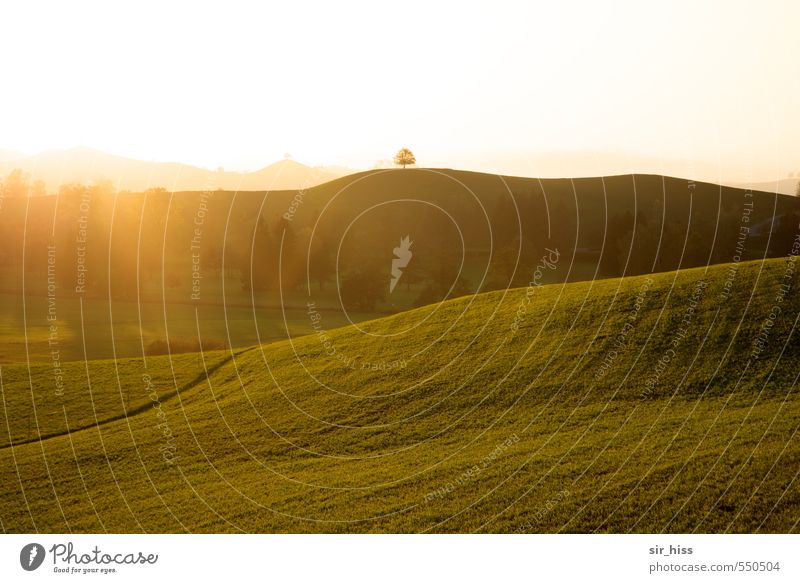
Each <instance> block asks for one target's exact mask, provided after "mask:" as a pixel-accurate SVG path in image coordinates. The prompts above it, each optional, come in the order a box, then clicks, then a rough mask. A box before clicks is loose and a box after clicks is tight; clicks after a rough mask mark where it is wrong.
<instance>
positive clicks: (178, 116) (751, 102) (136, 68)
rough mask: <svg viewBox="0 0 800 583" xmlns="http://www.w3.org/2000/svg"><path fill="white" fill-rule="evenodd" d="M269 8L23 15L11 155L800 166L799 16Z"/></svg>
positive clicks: (79, 7) (631, 9)
mask: <svg viewBox="0 0 800 583" xmlns="http://www.w3.org/2000/svg"><path fill="white" fill-rule="evenodd" d="M260 4H261V3H256V2H252V3H239V2H232V1H224V2H217V3H207V4H204V3H200V2H186V3H177V2H174V3H173V2H163V1H161V2H152V3H149V2H143V1H142V0H135V1H130V2H120V1H117V2H73V1H71V2H46V3H42V2H36V1H30V0H20V1H14V0H12V1H10V2H9V1H4V2H3V7H2V20H3V34H2V35H0V55H2V62H3V71H2V74H3V77H4V82H3V89H2V91H0V147H3V148H10V149H18V150H21V151H24V152H27V153H34V152H38V151H41V150H47V149H53V148H67V147H71V146H74V145H78V144H84V145H88V146H91V147H95V148H99V149H102V150H106V151H109V152H111V153H115V154H120V155H125V156H131V157H137V158H142V159H148V160H149V159H156V160H174V161H182V162H188V163H192V164H197V165H202V166H208V167H216V166H218V165H223V166H225V167H226V168H229V169H255V168H257V167H260V166H263V165H264V164H266V163H267V162H272V161H274V160H277V159H279V158H281V157H282V156H283V154H284V153H285V152H289V153H291V154H292V156H293V157H294V158H295V159H297V160H299V161H302V162H305V163H308V164H338V165H347V166H351V167H360V168H363V167H371V166H373V165H374V164H375V162H376V161H377V160H379V159H385V158H390V157H391V155H392V154H393V153H394V152H395V151H396V150H397V149H398V148H399V147H401V146H408V147H410V148H411V149H412V150H414V152H415V153H416V154H417V158H418V160H419V162H420V163H421V164H422V165H425V166H450V167H459V168H469V169H476V170H490V171H503V172H509V173H518V174H527V175H537V174H538V175H548V174H563V173H565V172H569V169H570V168H574V169H575V173H577V174H586V173H587V172H588V173H603V172H606V171H617V170H619V169H618V168H616V167H615V165H619V164H621V165H622V166H625V165H630V166H632V168H631V169H632V170H650V171H658V170H659V168H645V167H646V166H648V165H649V166H653V165H654V164H655V165H656V166H657V165H658V164H662V163H663V166H664V170H666V171H667V172H668V173H672V174H682V175H685V176H688V175H690V174H692V173H700V174H704V175H707V174H708V173H712V174H713V173H718V174H720V176H721V177H723V178H725V179H728V180H745V179H747V177H748V175H752V176H753V178H754V179H774V178H776V177H778V178H781V177H784V176H786V174H787V173H788V172H797V171H800V74H799V72H800V64H798V59H799V58H800V2H797V1H793V0H786V1H784V2H777V1H775V2H769V1H764V0H760V1H757V2H756V1H751V2H731V1H724V2H702V1H698V0H693V1H690V2H673V1H670V2H661V3H658V5H656V3H655V2H641V1H638V2H637V1H632V2H562V1H559V2H555V1H552V0H549V1H546V2H536V3H534V2H520V3H506V2H501V1H492V2H481V3H468V2H457V3H452V4H449V5H446V4H445V3H439V2H432V1H430V0H429V1H425V2H411V1H403V2H375V1H373V2H364V3H359V4H354V3H349V2H341V1H336V2H314V3H309V2H294V1H292V2H286V1H283V2H274V3H263V4H264V6H261V5H260ZM561 152H590V153H596V154H597V156H594V154H593V155H590V156H586V155H582V154H580V155H562V154H561ZM554 154H556V155H555V156H554ZM565 161H567V162H569V163H568V164H566V165H565V164H564V162H565ZM653 161H655V162H653ZM587 165H588V166H590V167H589V168H588V169H587ZM560 166H565V169H561V168H560ZM681 169H683V171H681ZM670 170H671V171H670Z"/></svg>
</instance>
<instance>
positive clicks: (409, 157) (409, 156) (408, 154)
mask: <svg viewBox="0 0 800 583" xmlns="http://www.w3.org/2000/svg"><path fill="white" fill-rule="evenodd" d="M394 163H395V164H397V165H398V166H402V167H403V168H405V167H406V166H407V165H409V164H416V163H417V159H416V158H415V157H414V152H412V151H411V150H409V149H408V148H400V150H399V151H398V152H397V154H395V155H394Z"/></svg>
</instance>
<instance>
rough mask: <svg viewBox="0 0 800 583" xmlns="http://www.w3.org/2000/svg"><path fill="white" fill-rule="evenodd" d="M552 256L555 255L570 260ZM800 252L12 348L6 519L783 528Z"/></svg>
mask: <svg viewBox="0 0 800 583" xmlns="http://www.w3.org/2000/svg"><path fill="white" fill-rule="evenodd" d="M563 260H564V259H563V258H562V261H563ZM798 279H800V278H798V274H797V268H796V265H795V262H794V259H791V260H787V259H776V260H770V261H765V262H749V263H741V264H728V265H719V266H713V267H709V268H698V269H689V270H681V271H676V272H668V273H661V274H656V275H642V276H638V277H627V278H623V279H606V280H600V281H586V282H578V283H568V284H556V285H544V286H539V285H532V286H529V287H527V288H519V289H512V290H501V291H496V292H492V293H485V294H479V295H469V296H465V297H461V298H458V299H454V300H450V301H447V302H444V303H441V304H433V305H429V306H425V307H422V308H419V309H416V310H412V311H408V312H404V313H401V314H397V315H394V316H389V317H384V318H379V319H375V320H370V321H367V322H362V323H360V324H358V326H348V327H344V328H338V329H332V328H333V326H329V325H328V320H327V319H326V318H327V316H326V314H325V312H324V311H321V310H318V306H316V305H312V306H310V307H308V312H309V318H310V319H311V321H312V322H314V323H315V324H316V330H315V332H314V333H312V334H311V335H308V336H305V337H302V338H299V339H294V340H287V341H283V342H277V343H273V344H269V345H258V346H254V347H250V348H243V349H235V350H230V351H215V352H214V351H212V352H207V353H198V354H180V355H176V356H174V357H172V358H169V357H148V358H146V359H142V358H138V359H119V360H116V361H114V360H103V361H89V362H86V363H85V364H84V363H82V362H70V363H63V364H62V366H61V370H60V371H56V372H57V373H60V375H61V377H62V378H61V382H63V387H60V386H58V385H57V383H56V379H54V370H53V366H52V364H50V363H48V364H41V365H33V366H31V367H26V366H23V365H5V366H2V368H0V372H1V374H2V410H3V413H4V419H3V420H2V421H0V427H3V428H4V429H5V430H4V431H2V432H0V435H1V436H2V438H1V439H0V445H2V448H1V449H0V479H1V480H2V483H3V485H4V488H3V491H2V494H0V525H1V526H2V528H3V530H5V531H7V532H29V531H42V532H49V531H57V532H61V531H72V532H96V531H101V532H102V531H112V532H140V531H146V532H184V531H191V532H227V531H230V532H238V531H258V532H285V531H288V532H319V531H322V532H386V531H390V532H396V531H401V532H419V531H426V532H430V531H433V532H473V531H479V532H595V531H599V532H628V531H634V532H661V531H666V532H691V531H698V532H723V531H731V532H756V531H758V532H790V531H792V530H794V531H796V530H797V528H798V519H799V518H800V483H798V480H797V475H798V468H800V446H799V445H798V439H797V436H796V433H797V430H798V427H799V425H798V419H800V398H798V394H797V388H796V381H797V375H798V371H799V370H800V368H798V359H797V354H798V346H799V344H798V340H797V333H796V331H795V328H796V326H797V322H798V317H800V298H798V295H797V290H796V286H797V284H798Z"/></svg>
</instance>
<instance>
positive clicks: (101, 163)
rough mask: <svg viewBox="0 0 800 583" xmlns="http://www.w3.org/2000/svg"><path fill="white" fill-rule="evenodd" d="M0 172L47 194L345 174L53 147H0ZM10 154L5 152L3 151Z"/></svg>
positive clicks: (284, 186)
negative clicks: (248, 168)
mask: <svg viewBox="0 0 800 583" xmlns="http://www.w3.org/2000/svg"><path fill="white" fill-rule="evenodd" d="M2 153H3V155H2V156H0V176H6V175H7V174H8V173H9V172H11V171H12V170H14V169H16V168H19V169H21V170H23V171H24V172H26V173H27V174H29V175H30V177H31V179H32V180H41V181H43V182H44V183H45V187H46V189H47V191H48V192H51V193H52V192H56V191H57V190H58V188H59V187H60V186H62V185H64V184H69V183H73V182H81V183H86V184H90V183H94V182H98V181H105V180H108V181H111V182H112V183H113V184H114V186H115V188H116V189H117V190H120V191H122V190H130V191H134V192H136V191H143V190H147V189H148V188H166V189H167V190H172V191H181V190H217V189H220V188H221V189H223V190H233V191H236V190H298V189H303V188H310V187H312V186H316V185H318V184H322V183H324V182H328V181H330V180H333V179H335V178H338V177H340V176H343V175H344V173H343V172H342V170H341V169H338V168H337V169H335V170H334V169H326V168H312V167H310V166H306V165H304V164H301V163H299V162H295V161H294V160H288V159H287V160H281V161H279V162H275V163H274V164H270V165H268V166H265V167H264V168H261V169H260V170H255V171H253V172H232V171H224V170H217V171H215V170H207V169H205V168H198V167H196V166H191V165H188V164H181V163H177V162H155V161H152V162H148V161H145V160H136V159H133V158H125V157H122V156H115V155H113V154H108V153H106V152H102V151H100V150H95V149H92V148H87V147H85V146H79V147H76V148H71V149H68V150H51V151H48V152H42V153H41V154H36V155H33V156H25V155H23V154H19V155H18V156H17V155H12V154H16V153H12V152H7V151H5V150H3V151H2ZM5 154H8V155H5Z"/></svg>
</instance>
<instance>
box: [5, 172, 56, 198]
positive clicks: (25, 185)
mask: <svg viewBox="0 0 800 583" xmlns="http://www.w3.org/2000/svg"><path fill="white" fill-rule="evenodd" d="M45 194H47V189H46V187H45V183H44V182H42V181H41V180H33V179H32V178H31V175H30V174H28V173H27V172H23V171H22V170H20V169H19V168H15V169H14V170H12V171H11V172H9V174H8V175H7V176H6V177H5V178H3V179H2V180H0V196H2V197H3V198H23V197H26V196H43V195H45Z"/></svg>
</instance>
